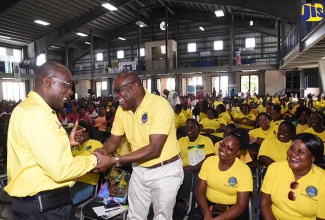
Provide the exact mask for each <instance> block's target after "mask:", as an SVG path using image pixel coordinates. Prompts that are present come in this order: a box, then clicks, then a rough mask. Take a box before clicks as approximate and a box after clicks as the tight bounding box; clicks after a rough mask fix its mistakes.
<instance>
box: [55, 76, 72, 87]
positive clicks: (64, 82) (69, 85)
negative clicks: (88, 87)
mask: <svg viewBox="0 0 325 220" xmlns="http://www.w3.org/2000/svg"><path fill="white" fill-rule="evenodd" d="M51 79H54V80H56V81H59V82H62V83H63V84H64V85H65V87H67V88H68V89H71V87H72V83H68V82H66V81H63V80H61V79H58V78H55V77H51Z"/></svg>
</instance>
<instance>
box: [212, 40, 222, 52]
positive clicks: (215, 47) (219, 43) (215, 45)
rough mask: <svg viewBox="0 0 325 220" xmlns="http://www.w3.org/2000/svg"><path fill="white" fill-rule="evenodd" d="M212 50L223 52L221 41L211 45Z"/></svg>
mask: <svg viewBox="0 0 325 220" xmlns="http://www.w3.org/2000/svg"><path fill="white" fill-rule="evenodd" d="M213 48H214V50H223V41H222V40H217V41H215V42H214V43H213Z"/></svg>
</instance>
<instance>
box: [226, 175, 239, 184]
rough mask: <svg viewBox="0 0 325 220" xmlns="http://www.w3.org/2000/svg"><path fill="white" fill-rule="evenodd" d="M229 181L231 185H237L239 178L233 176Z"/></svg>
mask: <svg viewBox="0 0 325 220" xmlns="http://www.w3.org/2000/svg"><path fill="white" fill-rule="evenodd" d="M228 183H229V185H230V186H235V185H236V184H237V178H236V177H234V176H232V177H230V178H229V179H228Z"/></svg>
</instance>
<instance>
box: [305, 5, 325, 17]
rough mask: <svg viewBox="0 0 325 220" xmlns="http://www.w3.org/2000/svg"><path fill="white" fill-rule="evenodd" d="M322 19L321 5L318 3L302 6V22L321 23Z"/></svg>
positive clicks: (322, 10)
mask: <svg viewBox="0 0 325 220" xmlns="http://www.w3.org/2000/svg"><path fill="white" fill-rule="evenodd" d="M323 18H324V9H323V5H322V4H320V3H314V4H311V3H308V4H303V5H302V7H301V20H302V21H321V20H323Z"/></svg>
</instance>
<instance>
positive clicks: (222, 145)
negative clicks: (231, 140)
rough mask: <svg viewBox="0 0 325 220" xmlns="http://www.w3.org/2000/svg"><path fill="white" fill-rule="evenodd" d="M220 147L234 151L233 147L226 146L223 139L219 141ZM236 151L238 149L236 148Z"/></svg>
mask: <svg viewBox="0 0 325 220" xmlns="http://www.w3.org/2000/svg"><path fill="white" fill-rule="evenodd" d="M220 147H222V148H226V149H227V151H230V152H233V151H235V150H234V149H233V148H231V147H229V146H226V145H225V143H224V142H223V141H222V142H221V143H220ZM236 151H238V150H236Z"/></svg>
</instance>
